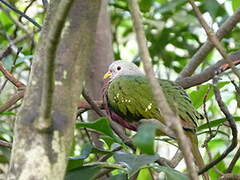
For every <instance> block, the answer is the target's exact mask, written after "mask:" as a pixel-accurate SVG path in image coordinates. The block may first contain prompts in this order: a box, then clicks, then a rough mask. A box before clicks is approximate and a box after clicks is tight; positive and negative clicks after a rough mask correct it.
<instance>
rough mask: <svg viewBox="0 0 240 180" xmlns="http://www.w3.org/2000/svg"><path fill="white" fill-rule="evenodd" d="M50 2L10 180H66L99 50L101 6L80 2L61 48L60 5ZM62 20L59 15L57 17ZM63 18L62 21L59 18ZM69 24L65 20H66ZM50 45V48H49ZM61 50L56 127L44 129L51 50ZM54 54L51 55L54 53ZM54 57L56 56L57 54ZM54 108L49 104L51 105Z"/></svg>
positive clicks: (54, 106)
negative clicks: (54, 29)
mask: <svg viewBox="0 0 240 180" xmlns="http://www.w3.org/2000/svg"><path fill="white" fill-rule="evenodd" d="M60 1H61V0H55V1H51V2H50V6H49V8H48V12H47V15H46V20H45V23H44V26H43V29H42V34H41V38H40V41H39V44H38V47H37V50H36V54H35V58H34V63H33V65H32V71H31V76H30V82H29V85H28V88H27V91H26V94H25V96H24V102H23V104H22V107H21V111H20V112H19V114H18V117H17V120H16V123H15V130H14V133H15V134H14V143H13V149H12V155H11V162H10V170H9V173H8V179H14V180H15V179H18V180H27V179H34V180H38V179H39V180H44V179H49V180H51V179H64V174H65V169H66V164H67V155H68V152H69V150H70V147H71V142H72V138H73V129H74V122H75V115H76V107H77V102H78V101H79V98H80V93H81V90H82V84H83V83H82V82H83V80H84V74H85V69H86V65H87V62H88V59H90V57H91V53H92V50H93V45H94V38H95V37H94V36H95V32H96V24H97V17H98V13H99V9H100V3H101V1H95V0H88V1H86V0H75V1H74V2H73V4H72V6H71V9H70V12H69V13H68V18H67V20H66V22H65V26H64V29H63V31H62V32H61V33H60V36H59V37H60V39H59V41H58V42H51V41H50V40H51V37H50V38H47V37H48V36H49V29H50V28H51V26H53V23H54V22H53V21H52V20H54V18H52V17H53V15H54V13H55V12H56V11H57V10H58V9H57V8H58V7H59V2H60ZM55 15H56V14H55ZM57 17H58V18H59V16H58V14H57ZM60 20H63V19H60ZM49 41H50V42H49ZM48 43H58V46H57V45H56V47H57V49H56V54H55V58H54V59H51V61H54V62H53V63H52V64H54V65H53V66H52V70H54V73H53V83H54V84H53V92H52V95H51V93H50V96H49V98H52V105H51V112H50V121H49V122H50V127H47V128H41V127H38V126H36V122H39V123H43V122H44V121H46V119H45V117H44V116H42V113H41V111H42V110H41V108H42V107H44V106H47V105H48V104H41V102H42V98H43V91H45V90H44V87H45V86H44V83H46V82H45V80H46V79H45V78H44V77H45V76H46V74H45V73H46V72H47V73H51V71H47V70H49V69H47V70H46V67H45V66H46V65H45V64H46V63H47V60H49V59H47V58H45V57H46V53H49V52H46V45H47V44H48ZM50 53H51V52H50ZM52 53H54V52H52ZM46 102H47V103H49V101H48V100H47V101H46Z"/></svg>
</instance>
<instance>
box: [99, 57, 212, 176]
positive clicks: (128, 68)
mask: <svg viewBox="0 0 240 180" xmlns="http://www.w3.org/2000/svg"><path fill="white" fill-rule="evenodd" d="M159 84H160V86H161V87H162V90H163V93H164V94H165V97H166V99H167V102H168V104H169V106H170V108H171V109H172V110H173V111H174V112H176V114H177V115H178V116H179V117H180V120H181V124H182V127H183V129H184V130H185V131H184V132H185V134H186V136H187V137H188V138H189V140H190V142H191V149H192V153H193V156H194V159H195V162H196V165H197V166H198V167H199V168H202V167H204V162H203V159H202V156H201V154H200V152H199V149H198V139H197V136H196V134H195V129H196V127H197V124H196V121H197V120H198V119H203V116H202V115H201V114H200V113H198V112H197V110H196V109H195V108H194V106H193V105H192V102H191V100H190V99H189V97H188V95H187V94H186V92H185V91H184V89H183V88H182V87H180V86H178V85H177V84H175V83H174V82H171V81H168V80H162V79H159ZM103 102H104V107H105V110H106V112H107V114H108V116H110V117H111V119H112V120H114V121H116V122H117V123H119V124H120V125H122V126H123V127H125V128H128V129H130V130H133V131H136V130H137V128H138V124H139V121H140V120H141V119H157V120H159V121H161V122H162V123H165V122H164V119H163V117H162V115H161V110H159V109H158V107H157V105H156V103H155V101H154V97H153V93H152V91H151V87H150V85H149V83H148V81H147V79H146V77H145V75H144V74H143V73H142V72H141V70H140V69H139V68H138V67H137V66H136V65H135V64H133V63H131V62H129V61H125V60H119V61H115V62H113V63H112V64H111V65H110V66H109V69H108V72H107V73H106V74H105V75H104V88H103ZM204 178H205V179H206V180H207V179H208V175H207V174H206V173H205V174H204Z"/></svg>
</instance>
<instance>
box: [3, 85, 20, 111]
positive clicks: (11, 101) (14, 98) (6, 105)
mask: <svg viewBox="0 0 240 180" xmlns="http://www.w3.org/2000/svg"><path fill="white" fill-rule="evenodd" d="M23 96H24V91H23V90H21V91H18V92H17V93H16V94H14V95H13V96H12V97H10V98H9V100H8V101H7V102H5V103H4V104H3V105H1V106H0V113H2V112H4V111H6V110H7V109H8V108H10V107H11V106H12V105H13V104H15V103H17V102H18V101H19V100H20V99H22V98H23Z"/></svg>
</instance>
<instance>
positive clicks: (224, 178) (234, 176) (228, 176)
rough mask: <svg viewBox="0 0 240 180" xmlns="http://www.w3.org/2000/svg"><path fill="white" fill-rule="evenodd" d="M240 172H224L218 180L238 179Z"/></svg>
mask: <svg viewBox="0 0 240 180" xmlns="http://www.w3.org/2000/svg"><path fill="white" fill-rule="evenodd" d="M239 179H240V174H224V175H223V176H222V177H220V178H219V180H239Z"/></svg>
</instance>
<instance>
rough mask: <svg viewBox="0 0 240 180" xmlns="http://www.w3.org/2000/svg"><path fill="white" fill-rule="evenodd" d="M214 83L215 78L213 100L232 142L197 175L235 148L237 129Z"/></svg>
mask: <svg viewBox="0 0 240 180" xmlns="http://www.w3.org/2000/svg"><path fill="white" fill-rule="evenodd" d="M216 83H217V78H214V79H213V88H214V94H215V98H216V101H217V103H218V106H219V108H220V109H221V111H222V112H223V114H224V115H225V117H226V119H227V121H228V122H229V124H230V127H231V130H232V141H231V144H230V146H229V147H228V148H227V149H226V150H225V151H224V152H223V153H222V155H221V156H219V157H218V158H217V159H215V160H213V161H212V162H211V163H209V164H208V165H206V166H205V167H204V168H202V169H201V170H200V171H199V172H198V174H202V173H204V172H206V171H207V170H208V169H210V168H212V167H213V166H214V165H216V164H217V163H219V162H220V161H221V160H223V159H224V158H225V157H226V156H227V155H228V154H229V153H230V152H231V151H232V150H233V149H234V148H235V147H236V146H237V134H238V132H237V127H236V124H235V121H234V119H233V117H232V115H231V114H230V112H229V111H228V109H227V106H226V105H225V104H224V102H223V101H222V97H221V95H220V91H219V89H218V88H217V87H216Z"/></svg>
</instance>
